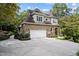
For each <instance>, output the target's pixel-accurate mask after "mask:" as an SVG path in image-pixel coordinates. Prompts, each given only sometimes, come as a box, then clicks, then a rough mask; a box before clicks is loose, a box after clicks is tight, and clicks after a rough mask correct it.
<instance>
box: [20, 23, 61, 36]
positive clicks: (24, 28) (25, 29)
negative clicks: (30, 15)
mask: <svg viewBox="0 0 79 59" xmlns="http://www.w3.org/2000/svg"><path fill="white" fill-rule="evenodd" d="M51 28H52V30H51ZM55 28H57V35H56V34H55ZM30 29H31V30H46V33H47V34H46V35H47V37H53V36H58V35H59V26H55V25H41V24H23V25H22V27H21V29H20V31H21V32H29V31H30Z"/></svg>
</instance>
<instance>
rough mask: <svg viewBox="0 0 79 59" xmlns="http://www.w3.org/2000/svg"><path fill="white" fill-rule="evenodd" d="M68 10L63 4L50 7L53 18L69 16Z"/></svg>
mask: <svg viewBox="0 0 79 59" xmlns="http://www.w3.org/2000/svg"><path fill="white" fill-rule="evenodd" d="M70 10H71V9H70V8H68V7H67V5H66V4H65V3H55V4H54V6H53V7H52V14H53V16H54V17H55V18H58V19H59V18H61V17H63V16H65V15H69V13H70V12H69V11H70Z"/></svg>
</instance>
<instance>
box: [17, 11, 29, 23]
mask: <svg viewBox="0 0 79 59" xmlns="http://www.w3.org/2000/svg"><path fill="white" fill-rule="evenodd" d="M28 15H29V10H26V11H25V10H24V11H22V12H20V13H19V14H18V16H17V18H18V19H19V21H20V23H21V22H23V21H24V20H25V19H26V18H27V17H28Z"/></svg>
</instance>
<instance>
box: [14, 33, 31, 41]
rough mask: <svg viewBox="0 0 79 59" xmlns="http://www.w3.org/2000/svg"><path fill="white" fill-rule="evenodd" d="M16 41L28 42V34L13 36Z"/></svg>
mask: <svg viewBox="0 0 79 59" xmlns="http://www.w3.org/2000/svg"><path fill="white" fill-rule="evenodd" d="M14 38H15V39H18V40H30V39H31V38H30V33H16V34H15V36H14Z"/></svg>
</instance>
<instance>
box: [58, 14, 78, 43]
mask: <svg viewBox="0 0 79 59" xmlns="http://www.w3.org/2000/svg"><path fill="white" fill-rule="evenodd" d="M78 16H79V15H76V14H73V15H70V16H65V17H63V18H60V20H59V24H60V27H61V29H62V33H63V35H64V36H66V37H69V38H73V40H74V42H77V41H78V39H79V17H78ZM69 38H68V39H69Z"/></svg>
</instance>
